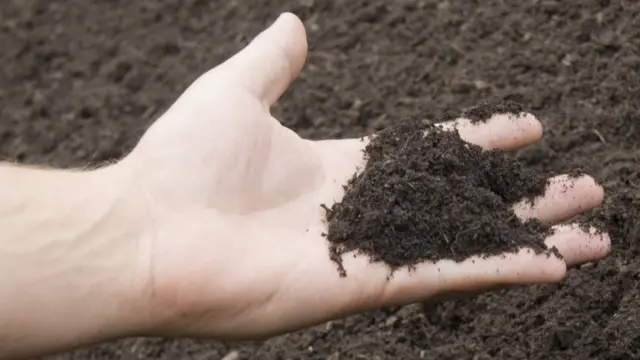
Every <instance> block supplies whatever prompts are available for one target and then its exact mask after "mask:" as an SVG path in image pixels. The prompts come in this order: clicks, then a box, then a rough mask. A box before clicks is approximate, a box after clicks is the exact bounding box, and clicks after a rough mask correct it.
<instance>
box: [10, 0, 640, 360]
mask: <svg viewBox="0 0 640 360" xmlns="http://www.w3.org/2000/svg"><path fill="white" fill-rule="evenodd" d="M283 10H289V11H293V12H295V13H297V14H298V15H299V16H301V17H302V18H303V19H304V21H305V24H306V27H307V29H308V35H309V49H310V54H309V58H308V62H307V66H306V67H305V69H304V71H303V73H302V76H301V77H300V79H299V80H298V81H297V82H296V83H295V84H294V85H293V86H292V87H291V89H290V91H288V92H287V94H285V96H284V97H283V98H282V101H281V102H280V103H279V105H278V106H277V107H276V108H274V110H273V113H274V115H275V116H277V117H278V118H280V119H282V121H283V122H284V124H286V125H287V126H289V127H291V128H293V129H295V130H296V131H297V132H298V133H299V134H301V135H302V136H304V137H308V138H313V139H324V138H330V137H351V136H361V135H364V134H367V133H371V132H373V131H377V130H380V129H382V128H384V127H386V126H389V125H392V124H393V122H394V121H395V120H396V119H400V118H408V117H412V116H426V117H429V118H435V117H438V116H444V114H446V113H447V111H452V112H454V113H458V112H459V111H461V110H464V109H467V108H469V107H471V106H473V105H476V104H478V103H480V102H483V101H489V102H495V101H500V100H503V99H507V100H513V101H517V102H520V103H522V104H523V105H524V106H525V107H526V108H527V109H530V110H531V111H532V112H533V113H535V114H536V115H538V116H539V117H540V118H541V120H542V121H543V123H544V126H545V136H544V139H543V140H542V141H541V142H540V143H539V144H537V145H535V146H532V147H531V148H529V149H526V150H523V151H519V152H517V153H516V156H518V158H519V159H520V161H522V162H524V163H525V164H526V165H528V166H530V167H531V169H535V170H536V171H539V172H540V173H542V174H545V175H553V174H558V173H562V172H565V171H566V169H570V168H578V167H581V168H583V169H584V170H585V171H587V172H588V173H589V174H592V175H594V176H595V177H596V178H597V179H598V180H599V181H600V182H601V183H602V184H603V185H604V186H605V190H606V198H605V204H604V205H603V207H602V208H601V209H600V210H599V211H597V212H595V213H594V214H593V215H595V217H596V218H597V219H599V220H601V221H603V222H604V224H605V225H606V226H607V227H608V228H609V229H610V231H611V236H612V241H613V249H612V253H611V255H610V256H609V257H608V258H606V259H605V260H603V261H600V262H598V263H595V264H586V265H583V266H581V267H579V268H576V269H570V270H569V273H568V275H567V278H566V280H565V281H564V282H562V283H561V284H557V285H540V286H533V287H526V288H520V289H508V290H501V291H496V292H491V293H487V294H484V295H481V296H477V297H474V298H470V299H466V300H456V301H448V302H445V303H441V304H438V305H437V306H435V307H432V308H429V309H428V311H426V312H425V311H423V310H422V309H421V308H420V307H419V306H416V307H414V306H409V307H405V308H402V309H395V308H394V309H384V310H380V311H375V312H370V313H367V314H363V315H358V316H352V317H350V318H348V319H344V320H341V321H334V322H331V323H328V324H323V325H321V326H317V327H315V328H313V329H308V330H305V331H299V332H296V333H293V334H289V335H285V336H281V337H278V338H274V339H271V340H269V341H265V342H252V343H244V344H225V343H218V342H197V343H196V342H192V341H187V340H181V341H174V340H164V339H129V340H124V341H119V342H114V343H110V344H105V345H100V346H95V347H89V348H86V349H80V350H78V351H75V352H71V353H68V354H62V355H60V356H57V357H55V358H56V359H58V360H63V359H65V360H66V359H72V358H74V359H96V360H103V359H104V360H106V359H198V360H209V359H221V358H222V357H224V356H225V355H226V354H230V353H232V352H233V351H238V354H239V358H240V359H249V358H251V359H322V360H324V359H331V360H338V359H340V360H348V359H420V358H424V359H436V360H444V359H476V360H485V359H509V360H512V359H609V360H613V359H638V358H640V350H639V349H640V222H639V221H638V219H640V147H639V146H640V145H639V144H640V101H638V100H639V99H640V98H639V94H640V2H637V1H630V0H625V1H623V0H584V1H566V0H565V1H559V0H540V1H515V0H487V1H468V0H398V1H386V0H350V1H338V0H324V1H321V0H286V1H283V0H264V1H260V2H257V1H249V0H245V1H241V0H238V1H216V0H210V1H202V0H180V1H178V0H153V1H151V0H138V1H122V0H121V1H97V0H64V1H63V0H21V1H17V0H14V1H5V2H3V3H2V6H1V7H0V48H1V49H2V51H0V65H1V66H0V115H1V116H0V140H1V141H0V156H2V157H5V158H8V159H12V160H18V161H21V162H25V163H47V164H54V165H60V166H81V165H85V164H86V163H88V162H98V161H104V160H110V159H114V158H118V157H119V156H121V155H122V154H124V153H125V152H126V151H128V150H129V149H130V148H131V147H132V146H133V145H134V144H135V143H136V141H137V140H138V139H139V137H140V136H141V134H142V133H143V131H144V130H145V129H146V127H147V126H148V125H149V124H150V123H151V122H152V121H153V120H154V119H155V118H156V117H157V116H158V115H159V114H160V113H161V112H162V111H163V110H164V109H166V107H168V106H169V105H170V104H171V102H172V101H173V100H174V99H175V98H176V97H177V96H178V95H179V94H180V93H181V91H183V90H184V88H185V87H186V86H187V85H188V84H189V83H190V82H191V81H192V80H194V79H195V78H196V77H197V76H198V75H199V74H201V73H202V72H204V71H205V70H207V69H209V68H211V67H212V66H214V65H216V64H218V63H219V62H220V61H222V60H223V59H225V58H226V57H227V56H229V55H231V54H233V53H234V52H235V51H236V50H238V49H240V48H241V47H242V46H244V45H245V44H246V43H247V42H248V40H249V39H251V38H252V37H253V36H254V35H256V34H257V33H258V32H259V31H260V30H262V29H263V28H264V26H266V25H267V24H268V23H270V22H272V21H273V20H274V19H275V18H276V17H277V15H278V14H279V13H280V12H281V11H283Z"/></svg>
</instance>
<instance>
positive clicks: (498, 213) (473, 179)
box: [325, 104, 559, 276]
mask: <svg viewBox="0 0 640 360" xmlns="http://www.w3.org/2000/svg"><path fill="white" fill-rule="evenodd" d="M512 108H515V109H517V110H518V112H517V113H516V114H518V115H519V113H520V110H521V108H520V107H518V106H511V107H510V106H508V105H507V106H505V105H503V104H499V105H491V106H479V107H474V108H473V109H471V110H469V111H467V112H466V113H467V114H473V116H472V117H473V118H474V119H475V120H477V121H479V120H482V119H488V118H490V117H491V115H492V114H493V113H494V112H495V113H512V111H511V110H512ZM514 121H517V118H516V119H514ZM425 132H426V133H427V134H426V136H425ZM364 157H365V159H366V160H367V163H366V166H365V167H364V169H362V171H361V172H359V173H357V174H354V177H353V178H352V179H351V180H350V181H349V182H348V184H347V186H345V189H346V193H345V196H344V199H343V200H342V201H341V202H338V203H335V204H334V205H333V206H332V207H331V208H330V209H329V208H326V207H325V209H326V210H327V220H328V224H329V230H328V233H327V234H326V237H327V240H329V244H330V250H331V258H332V259H333V260H334V261H335V262H336V263H337V264H338V270H339V272H340V274H341V275H342V276H346V275H347V274H346V271H345V269H344V267H343V266H342V256H343V255H344V254H345V253H347V252H352V251H354V250H355V251H356V252H358V253H362V254H365V255H367V256H369V258H370V260H371V261H373V262H379V261H381V262H384V263H385V264H386V265H388V266H389V267H390V270H391V273H393V271H395V270H396V269H398V268H400V267H404V266H408V267H409V268H410V269H411V268H413V266H414V265H416V264H417V263H419V262H423V261H438V260H442V259H451V260H455V261H463V260H466V259H468V258H469V257H471V256H473V255H480V256H483V257H484V256H491V255H500V254H503V253H509V252H516V251H517V250H520V249H522V248H524V247H527V248H529V249H530V250H533V251H535V252H536V253H541V252H543V251H547V250H548V248H547V246H546V245H545V244H544V239H545V236H546V235H548V234H549V232H548V230H549V229H548V228H546V227H544V226H542V224H541V223H540V222H539V221H536V220H530V221H526V222H524V223H523V222H522V221H521V220H520V219H519V218H518V217H517V215H516V214H515V212H514V211H513V209H512V205H513V204H514V203H515V202H516V201H517V200H525V199H531V198H534V197H536V196H540V195H543V194H544V191H545V190H546V187H547V184H548V182H547V179H545V177H544V176H542V175H541V174H540V173H538V172H536V171H534V170H531V169H525V168H523V166H522V165H521V164H520V163H519V162H518V161H517V160H514V159H512V158H511V157H508V156H507V155H506V154H505V153H504V152H503V151H500V150H492V151H484V150H483V149H482V148H481V147H479V146H476V145H471V144H469V143H467V142H465V141H463V140H462V139H461V138H460V135H459V134H458V132H457V131H444V130H442V129H440V128H438V127H436V126H435V125H433V124H432V123H430V122H428V121H425V120H422V119H419V118H413V119H407V120H404V121H400V122H399V123H398V124H395V125H393V126H391V127H390V128H387V129H384V130H383V131H381V132H379V133H377V134H376V136H375V137H373V139H372V140H371V142H370V143H369V144H368V145H367V146H366V148H365V150H364ZM558 255H559V253H558Z"/></svg>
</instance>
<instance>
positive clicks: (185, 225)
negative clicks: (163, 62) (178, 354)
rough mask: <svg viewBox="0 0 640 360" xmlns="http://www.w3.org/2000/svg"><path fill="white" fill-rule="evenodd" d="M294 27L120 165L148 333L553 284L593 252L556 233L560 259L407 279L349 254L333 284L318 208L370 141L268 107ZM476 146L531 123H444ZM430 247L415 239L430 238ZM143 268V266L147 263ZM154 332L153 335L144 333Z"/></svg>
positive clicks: (589, 187)
mask: <svg viewBox="0 0 640 360" xmlns="http://www.w3.org/2000/svg"><path fill="white" fill-rule="evenodd" d="M306 50H307V45H306V39H305V32H304V28H303V26H302V24H301V23H300V21H299V20H298V19H297V18H295V17H294V16H291V15H285V16H284V17H282V18H280V19H279V21H277V23H276V24H275V25H273V26H272V27H271V28H269V29H268V30H266V32H264V33H263V34H261V35H260V36H259V37H258V38H257V39H256V40H254V42H253V43H252V44H250V45H249V46H248V47H247V48H245V49H244V50H243V51H242V52H241V53H239V54H237V55H236V56H235V57H233V58H232V59H230V60H229V61H227V62H226V63H224V64H222V65H221V66H219V67H217V68H215V69H213V70H212V71H210V72H209V73H207V74H205V75H203V76H202V77H201V78H200V79H198V80H197V81H196V83H195V84H193V86H192V87H190V88H189V89H188V90H187V91H186V92H185V93H184V95H183V96H182V97H181V98H180V99H179V100H178V101H177V102H176V103H175V104H174V105H173V107H172V108H171V109H170V110H169V111H168V112H167V113H166V114H165V115H164V116H163V117H162V118H161V119H159V121H158V122H157V123H156V124H154V125H153V126H152V127H151V128H150V129H149V131H148V132H147V134H146V135H145V136H144V137H143V139H142V140H141V142H140V144H139V146H138V147H137V148H136V149H135V150H134V151H133V153H132V154H131V155H130V156H129V158H128V159H126V160H125V161H124V162H123V163H122V164H121V165H118V166H122V168H123V171H131V172H132V173H135V176H134V178H135V181H136V182H137V183H138V184H139V185H140V188H141V189H144V191H145V192H146V198H147V201H148V202H149V218H150V223H149V225H148V226H149V229H150V231H151V230H153V232H154V235H153V236H150V237H148V238H147V240H146V241H147V243H146V244H145V245H143V246H141V247H142V248H144V249H148V251H149V252H148V253H147V254H145V255H146V256H143V257H141V258H139V259H138V260H141V261H142V263H143V264H148V269H149V274H150V281H149V283H148V284H149V288H148V289H147V294H148V295H149V297H148V298H147V299H148V302H149V309H153V312H152V314H151V316H150V319H152V322H151V323H150V328H149V330H150V331H152V332H157V333H159V334H164V335H187V336H205V337H214V338H232V339H237V338H252V337H261V336H267V335H272V334H276V333H279V332H283V331H288V330H293V329H297V328H300V327H304V326H308V325H312V324H316V323H319V322H322V321H324V320H328V319H331V318H334V317H337V316H342V315H346V314H349V313H353V312H357V311H362V310H365V309H370V308H375V307H380V306H385V305H392V304H402V303H409V302H414V301H419V300H423V299H426V298H429V297H431V296H435V295H440V294H443V293H447V292H452V291H465V290H476V289H483V288H486V287H491V286H495V285H506V284H534V283H544V282H554V281H558V280H560V279H562V278H563V276H564V274H565V269H566V266H567V265H573V264H575V263H579V262H584V261H591V260H595V259H598V258H600V257H602V256H604V255H605V254H606V253H607V251H608V247H609V240H608V238H607V237H606V235H604V234H596V233H594V232H588V231H587V232H585V231H584V230H581V229H580V228H578V227H561V228H559V230H557V231H556V232H555V234H554V235H552V236H550V237H549V238H548V239H547V244H549V245H550V246H555V247H557V249H558V250H559V251H560V253H561V254H562V256H563V257H564V261H563V260H561V259H559V258H557V257H555V256H548V255H546V254H540V255H534V253H532V252H526V251H524V250H523V251H521V252H519V253H517V254H509V255H506V256H504V257H501V256H496V257H492V258H488V259H480V258H478V259H469V260H467V261H463V262H460V263H456V262H452V261H441V262H438V263H436V264H428V263H427V264H419V265H417V268H416V269H415V271H413V272H409V271H408V270H406V269H399V270H397V271H396V272H395V273H394V275H393V277H392V278H391V279H390V280H389V279H388V278H387V277H388V275H389V269H388V268H387V267H386V266H384V265H382V264H378V263H376V264H371V263H370V262H369V260H368V259H367V258H366V257H365V256H356V257H355V258H354V257H352V256H347V257H345V259H344V262H343V266H344V269H345V270H346V272H347V274H348V275H347V276H346V277H340V276H338V271H337V269H336V264H335V263H334V262H332V261H330V259H329V256H328V253H327V239H326V238H325V237H324V236H323V233H325V232H327V224H326V220H325V210H324V209H322V208H321V206H320V204H328V205H330V204H333V203H334V202H335V201H336V200H339V199H340V198H341V196H342V195H343V194H344V189H343V186H344V185H345V184H346V183H347V181H348V180H349V179H350V178H351V177H352V176H353V174H354V173H355V172H356V171H357V169H358V167H363V166H364V165H365V160H364V159H363V149H364V148H365V146H366V144H367V143H368V142H369V140H368V139H351V140H331V141H317V142H314V141H307V140H304V139H301V138H300V137H298V136H297V135H296V134H295V133H293V132H291V131H290V130H288V129H286V128H284V127H283V126H281V125H280V123H279V122H278V120H277V119H275V118H273V117H272V116H271V115H270V113H269V106H270V105H271V104H273V103H274V102H275V101H276V100H277V99H278V97H279V96H280V95H281V94H282V93H283V92H284V91H285V89H286V88H287V86H288V85H289V83H290V82H291V81H293V80H294V79H295V78H296V76H297V75H298V73H299V72H300V70H301V69H302V67H303V63H304V60H305V55H306ZM454 125H456V126H457V128H458V130H459V132H460V135H461V136H462V137H463V138H464V139H466V140H467V141H469V142H471V143H474V144H477V145H480V146H481V147H483V148H486V149H489V148H501V149H517V148H519V147H522V146H525V145H528V144H531V143H533V142H535V141H537V140H538V139H539V138H540V136H541V132H542V129H541V125H540V123H539V122H538V120H537V119H536V118H535V117H534V116H532V115H530V114H525V115H524V117H522V118H521V119H519V120H518V121H513V119H512V118H511V117H509V116H507V115H497V116H494V117H492V118H491V119H489V120H488V121H486V122H485V123H481V122H479V123H477V124H472V123H471V121H470V120H465V119H459V120H457V121H450V122H448V123H447V124H445V125H444V127H448V128H453V127H454ZM602 197H603V192H602V189H601V188H600V187H599V186H598V185H596V184H595V183H594V181H593V180H592V179H591V178H589V177H587V176H583V177H580V178H576V179H569V178H567V177H559V178H557V179H554V181H553V182H552V185H551V186H550V187H549V188H548V189H547V190H546V194H545V196H544V198H543V199H541V200H539V201H537V202H536V203H535V206H531V205H529V204H528V203H527V202H526V201H522V202H520V203H516V204H515V205H514V206H515V212H516V214H517V215H518V216H520V217H521V218H530V217H537V218H539V219H541V220H542V221H543V222H547V223H552V222H556V221H560V220H565V219H568V218H570V217H572V216H574V215H577V214H579V213H580V212H582V211H585V210H589V209H590V208H592V207H594V206H597V205H598V204H599V203H600V202H601V200H602ZM427 240H428V239H425V241H427ZM145 268H146V267H145ZM151 329H153V330H151Z"/></svg>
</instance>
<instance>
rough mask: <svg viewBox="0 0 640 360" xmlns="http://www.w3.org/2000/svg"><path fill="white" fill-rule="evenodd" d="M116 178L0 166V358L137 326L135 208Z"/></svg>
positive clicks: (78, 342) (102, 172)
mask: <svg viewBox="0 0 640 360" xmlns="http://www.w3.org/2000/svg"><path fill="white" fill-rule="evenodd" d="M118 176H119V175H118V174H117V173H115V172H113V171H108V170H99V171H92V172H71V171H60V170H44V169H34V168H17V167H14V166H11V165H0V229H2V231H1V232H0V358H20V357H30V356H39V355H41V354H44V353H50V352H55V351H60V350H64V349H68V348H70V347H75V346H80V345H84V344H88V343H92V342H95V341H101V340H106V339H109V338H112V337H117V336H119V335H121V334H123V333H126V332H127V331H130V330H131V329H132V328H133V327H135V325H136V324H135V323H133V322H135V319H132V318H131V317H130V316H126V314H137V309H134V308H132V307H135V303H136V302H135V301H134V300H133V299H132V297H133V295H134V294H133V293H132V292H133V291H134V289H136V288H137V286H138V284H137V283H136V282H137V279H136V278H137V276H136V275H135V274H138V273H139V270H138V269H135V268H134V267H135V266H138V265H137V262H136V261H132V259H136V258H137V257H139V256H141V254H140V252H141V251H143V250H141V249H140V245H139V244H141V242H139V241H136V240H137V239H139V237H140V236H141V234H140V231H139V230H138V229H139V228H140V227H139V226H136V224H135V222H136V221H137V220H139V219H138V218H137V217H138V216H139V215H138V214H139V213H138V212H137V211H136V210H135V209H133V208H132V205H131V204H132V203H131V202H130V201H128V200H127V199H126V195H125V194H126V191H123V189H122V185H120V184H124V183H125V182H123V181H120V179H118ZM130 274H133V276H130ZM140 275H142V274H140Z"/></svg>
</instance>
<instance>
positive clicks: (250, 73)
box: [214, 13, 307, 105]
mask: <svg viewBox="0 0 640 360" xmlns="http://www.w3.org/2000/svg"><path fill="white" fill-rule="evenodd" d="M306 56H307V37H306V32H305V28H304V25H303V24H302V22H301V21H300V19H299V18H298V17H297V16H295V15H293V14H291V13H283V14H282V15H280V17H278V19H277V20H276V21H275V23H274V24H273V25H271V26H270V27H269V28H267V29H266V30H264V31H263V32H262V33H260V34H259V35H258V36H257V37H256V38H255V39H253V41H251V43H250V44H249V45H247V46H246V47H245V48H244V49H242V50H241V51H240V52H238V53H237V54H236V55H234V56H233V57H231V58H230V59H229V60H227V61H225V62H224V63H222V64H221V65H220V66H218V67H217V68H216V69H214V71H215V72H216V73H217V74H216V77H221V78H225V80H228V81H230V82H231V83H232V84H235V85H240V86H242V87H244V88H245V89H247V90H249V91H251V92H252V93H253V94H255V95H256V96H257V97H258V98H259V99H260V100H261V101H263V102H266V103H267V105H272V104H273V103H274V102H276V101H277V100H278V98H279V97H280V96H281V95H282V94H283V93H284V92H285V90H286V89H287V88H288V87H289V85H290V84H291V82H293V80H294V79H295V78H297V77H298V74H299V73H300V71H301V70H302V67H303V65H304V62H305V59H306Z"/></svg>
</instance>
